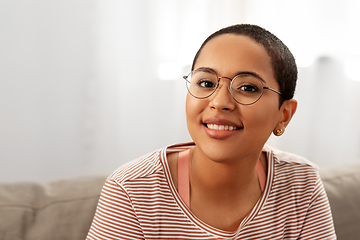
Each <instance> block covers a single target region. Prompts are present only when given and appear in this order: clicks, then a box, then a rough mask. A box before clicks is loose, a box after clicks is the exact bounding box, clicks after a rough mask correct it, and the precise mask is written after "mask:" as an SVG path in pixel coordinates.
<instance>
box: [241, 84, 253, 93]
mask: <svg viewBox="0 0 360 240" xmlns="http://www.w3.org/2000/svg"><path fill="white" fill-rule="evenodd" d="M243 90H244V91H247V92H255V91H256V89H255V87H254V86H251V85H245V86H243Z"/></svg>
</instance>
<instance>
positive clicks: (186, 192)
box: [178, 149, 266, 208]
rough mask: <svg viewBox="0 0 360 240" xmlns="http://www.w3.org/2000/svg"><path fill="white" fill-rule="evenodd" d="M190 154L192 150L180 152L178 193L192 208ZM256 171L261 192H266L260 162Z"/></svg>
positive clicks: (263, 172) (264, 177) (264, 176)
mask: <svg viewBox="0 0 360 240" xmlns="http://www.w3.org/2000/svg"><path fill="white" fill-rule="evenodd" d="M189 153H190V149H187V150H185V151H182V152H179V156H178V191H179V195H180V197H181V198H182V200H183V201H184V202H185V204H186V206H187V207H188V208H190V182H189V181H190V174H189ZM256 171H257V175H258V179H259V184H260V188H261V192H263V191H264V189H265V185H266V174H265V171H264V168H263V166H262V164H261V162H260V159H259V161H258V162H257V164H256Z"/></svg>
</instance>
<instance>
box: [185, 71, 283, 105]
mask: <svg viewBox="0 0 360 240" xmlns="http://www.w3.org/2000/svg"><path fill="white" fill-rule="evenodd" d="M205 69H206V71H209V72H212V73H213V74H215V76H216V79H217V83H216V86H215V88H214V90H213V91H212V92H211V93H210V94H209V95H208V96H206V97H197V96H195V95H194V94H193V93H191V92H190V90H189V87H188V84H186V88H187V90H188V92H189V93H190V95H191V96H193V97H194V98H197V99H205V98H208V97H210V96H211V95H213V93H214V92H216V90H217V89H218V88H219V85H220V84H219V83H220V79H222V78H225V79H229V80H230V81H231V82H230V88H229V91H230V94H231V96H232V98H233V99H234V100H235V102H237V103H239V104H241V105H252V104H254V103H256V102H257V101H259V100H260V98H261V97H262V95H263V94H264V89H267V90H270V91H273V92H275V93H277V94H279V95H280V96H281V97H283V98H284V95H283V94H282V93H281V92H279V91H277V90H275V89H273V88H270V87H266V86H264V80H263V79H262V78H260V77H258V76H257V75H255V74H253V73H252V72H243V73H239V74H236V76H235V77H233V78H232V79H231V78H229V77H218V75H217V74H216V72H215V71H214V70H212V69H209V68H203V70H205ZM198 70H202V68H198V69H195V70H192V71H191V72H190V73H189V74H188V75H184V76H183V79H184V80H185V81H186V82H189V80H188V77H189V76H190V74H191V73H193V72H195V71H198ZM241 75H251V76H252V77H255V78H257V79H258V80H259V82H260V83H261V85H262V87H263V90H262V92H261V94H260V96H259V97H258V99H256V100H255V101H254V102H252V103H241V102H239V101H238V100H236V98H235V97H234V95H233V88H232V83H233V81H234V80H235V79H236V78H237V77H238V76H241Z"/></svg>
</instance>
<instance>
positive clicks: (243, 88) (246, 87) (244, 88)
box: [237, 84, 259, 93]
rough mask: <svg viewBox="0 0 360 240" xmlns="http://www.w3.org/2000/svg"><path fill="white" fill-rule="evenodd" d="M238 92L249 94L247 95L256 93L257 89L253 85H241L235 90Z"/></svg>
mask: <svg viewBox="0 0 360 240" xmlns="http://www.w3.org/2000/svg"><path fill="white" fill-rule="evenodd" d="M237 89H238V90H239V91H244V92H249V93H255V92H258V90H259V89H258V88H257V87H256V86H254V85H251V84H248V85H245V84H244V85H241V86H239V87H238V88H237Z"/></svg>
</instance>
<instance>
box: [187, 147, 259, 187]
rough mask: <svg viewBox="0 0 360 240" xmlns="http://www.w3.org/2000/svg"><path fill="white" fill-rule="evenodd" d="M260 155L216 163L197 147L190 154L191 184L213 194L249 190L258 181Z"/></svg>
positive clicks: (255, 154) (254, 154)
mask: <svg viewBox="0 0 360 240" xmlns="http://www.w3.org/2000/svg"><path fill="white" fill-rule="evenodd" d="M260 155H261V150H260V151H259V152H257V153H253V154H251V155H249V156H245V157H242V158H239V159H232V160H231V159H228V160H226V161H214V160H211V159H210V158H208V157H207V156H206V155H205V154H204V153H203V152H202V151H201V150H200V149H199V148H197V147H195V148H194V149H193V151H192V153H191V154H190V179H191V183H192V185H197V186H201V188H202V189H206V190H207V191H212V192H219V191H221V192H224V191H229V192H233V190H234V189H237V190H241V189H247V188H248V187H249V186H251V185H253V184H254V181H257V173H256V164H257V161H258V160H259V157H260Z"/></svg>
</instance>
